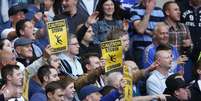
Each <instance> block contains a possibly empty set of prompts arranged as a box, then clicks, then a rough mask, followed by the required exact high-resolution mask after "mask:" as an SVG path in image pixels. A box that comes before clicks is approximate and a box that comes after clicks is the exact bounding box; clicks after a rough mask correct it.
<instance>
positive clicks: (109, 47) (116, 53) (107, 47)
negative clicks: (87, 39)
mask: <svg viewBox="0 0 201 101" xmlns="http://www.w3.org/2000/svg"><path fill="white" fill-rule="evenodd" d="M101 51H102V57H103V58H104V59H106V64H105V72H109V71H111V70H114V69H117V68H120V67H121V66H122V44H121V40H111V41H106V42H102V43H101Z"/></svg>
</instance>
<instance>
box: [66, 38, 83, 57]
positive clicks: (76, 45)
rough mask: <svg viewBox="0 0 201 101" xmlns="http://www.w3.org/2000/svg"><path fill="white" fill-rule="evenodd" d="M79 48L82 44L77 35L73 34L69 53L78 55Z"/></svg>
mask: <svg viewBox="0 0 201 101" xmlns="http://www.w3.org/2000/svg"><path fill="white" fill-rule="evenodd" d="M79 48H80V45H79V43H78V40H77V37H76V36H75V35H73V34H72V35H71V36H70V40H69V46H68V53H69V54H71V55H74V56H75V55H78V54H79Z"/></svg>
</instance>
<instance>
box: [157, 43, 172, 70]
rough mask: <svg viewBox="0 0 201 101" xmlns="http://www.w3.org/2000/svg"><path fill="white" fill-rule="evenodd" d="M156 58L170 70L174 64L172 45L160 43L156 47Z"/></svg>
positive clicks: (161, 65) (163, 66) (162, 65)
mask: <svg viewBox="0 0 201 101" xmlns="http://www.w3.org/2000/svg"><path fill="white" fill-rule="evenodd" d="M155 60H158V62H159V64H160V67H162V68H165V69H166V70H168V69H169V68H170V67H171V64H172V52H171V48H170V46H167V45H159V46H158V47H157V48H156V54H155Z"/></svg>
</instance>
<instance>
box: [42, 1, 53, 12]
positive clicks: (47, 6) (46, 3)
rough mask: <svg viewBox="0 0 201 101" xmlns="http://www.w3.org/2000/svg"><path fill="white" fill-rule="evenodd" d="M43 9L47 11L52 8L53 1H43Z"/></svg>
mask: <svg viewBox="0 0 201 101" xmlns="http://www.w3.org/2000/svg"><path fill="white" fill-rule="evenodd" d="M44 4H45V8H46V9H47V10H49V9H50V8H51V7H52V6H53V0H44Z"/></svg>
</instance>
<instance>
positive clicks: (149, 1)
mask: <svg viewBox="0 0 201 101" xmlns="http://www.w3.org/2000/svg"><path fill="white" fill-rule="evenodd" d="M145 3H146V4H145V6H146V13H148V14H151V12H152V10H153V9H154V7H155V6H156V0H146V1H145Z"/></svg>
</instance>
